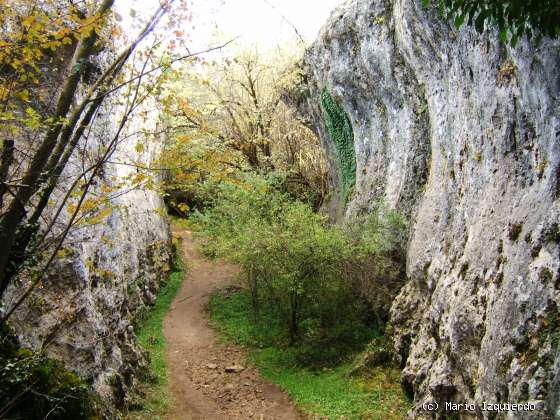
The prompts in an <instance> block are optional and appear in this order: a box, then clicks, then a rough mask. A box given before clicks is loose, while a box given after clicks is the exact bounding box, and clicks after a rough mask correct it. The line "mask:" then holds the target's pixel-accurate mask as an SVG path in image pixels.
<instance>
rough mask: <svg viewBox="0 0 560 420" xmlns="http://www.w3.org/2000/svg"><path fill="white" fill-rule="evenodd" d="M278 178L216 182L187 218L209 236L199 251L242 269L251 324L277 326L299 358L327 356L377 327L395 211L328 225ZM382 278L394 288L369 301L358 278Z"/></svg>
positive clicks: (391, 273) (395, 271) (395, 264)
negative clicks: (209, 198) (202, 207)
mask: <svg viewBox="0 0 560 420" xmlns="http://www.w3.org/2000/svg"><path fill="white" fill-rule="evenodd" d="M280 184H281V183H279V182H278V179H277V178H275V177H270V176H268V177H263V176H258V175H254V174H252V175H251V174H249V175H247V176H246V179H245V180H244V182H242V183H241V184H239V185H232V184H224V185H223V186H222V187H221V188H220V190H219V191H217V193H216V194H215V196H214V198H213V207H212V208H211V209H208V210H207V211H206V212H205V213H204V214H200V213H199V214H198V215H197V216H196V217H195V222H196V223H197V224H198V225H199V226H200V227H201V229H202V230H203V231H204V233H205V234H206V235H207V236H208V237H209V239H208V240H207V243H206V249H205V251H206V253H207V254H210V255H217V256H224V257H227V258H229V259H231V260H233V261H234V262H235V263H237V264H239V265H240V266H241V267H243V269H244V272H245V278H246V281H247V286H248V291H249V293H250V299H251V303H252V307H253V311H254V317H255V320H256V322H264V321H263V320H265V321H266V322H268V324H269V327H270V326H274V327H278V328H277V331H279V333H278V336H279V337H280V339H284V340H285V342H286V344H294V343H296V342H297V343H298V348H300V349H301V351H300V352H299V356H300V359H299V361H300V362H301V363H304V364H305V363H308V364H312V363H318V364H320V363H323V362H334V361H335V359H337V358H340V357H341V356H344V354H347V353H349V352H352V351H354V350H355V349H356V346H359V345H363V344H364V343H365V342H366V341H367V340H368V338H371V336H372V334H373V333H374V332H375V331H376V330H377V329H379V328H380V327H381V325H380V324H381V323H382V322H383V319H384V315H385V314H384V313H383V312H382V311H386V310H387V307H388V305H389V303H390V300H391V299H392V296H394V294H395V293H396V291H397V290H398V287H396V286H395V285H396V284H397V281H398V280H400V279H398V278H397V277H398V276H399V275H400V274H401V271H402V270H401V267H400V265H399V264H400V261H399V260H398V259H395V258H393V255H392V253H393V252H394V249H395V247H396V246H397V242H399V240H400V239H399V237H398V235H396V234H393V233H391V232H392V231H393V230H394V229H395V230H398V227H397V226H396V222H394V221H391V220H390V219H392V218H395V217H393V216H390V217H389V216H380V215H379V214H377V213H376V214H375V216H372V217H371V218H370V219H368V220H366V221H365V223H364V224H363V225H362V230H361V231H360V232H357V231H356V229H353V228H350V226H333V225H330V224H329V223H328V221H327V219H326V217H325V216H323V215H320V214H317V213H314V212H313V210H312V209H311V207H310V206H309V205H307V204H305V203H302V202H298V201H292V200H291V199H290V198H289V197H288V196H287V195H286V194H285V193H282V192H281V190H280V188H279V185H280ZM388 214H391V213H388ZM389 225H390V226H389ZM374 268H375V269H374ZM376 270H377V271H379V273H380V274H378V273H377V271H376ZM388 277H390V278H391V280H392V282H388V283H390V284H391V285H392V286H395V287H394V290H393V291H392V293H388V294H379V296H377V295H376V296H377V298H378V299H381V300H382V301H383V302H384V304H385V306H383V305H371V303H370V302H372V301H371V300H370V299H368V296H367V294H364V293H361V292H360V288H359V286H360V284H361V283H362V282H364V283H376V282H381V283H382V282H383V281H384V280H386V278H388ZM374 289H376V288H375V287H374ZM376 290H380V289H376ZM374 294H375V293H374Z"/></svg>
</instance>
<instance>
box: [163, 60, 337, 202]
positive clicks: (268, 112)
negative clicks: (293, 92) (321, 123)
mask: <svg viewBox="0 0 560 420" xmlns="http://www.w3.org/2000/svg"><path fill="white" fill-rule="evenodd" d="M296 59H297V55H296V54H293V53H292V52H290V53H288V54H287V53H283V52H282V51H279V52H277V53H275V54H273V55H270V56H269V57H267V56H264V55H258V54H257V52H247V51H245V52H242V53H238V54H236V55H235V56H234V57H233V58H230V57H224V58H222V59H220V60H214V61H212V62H207V63H206V64H205V65H198V66H196V67H195V68H192V69H189V70H188V74H189V77H188V78H187V77H184V78H183V80H182V81H180V82H179V83H177V84H174V85H172V86H170V87H169V89H168V95H170V97H171V98H173V100H170V101H169V103H170V104H171V109H170V110H169V114H170V115H173V116H174V118H172V119H171V120H169V121H168V124H169V126H170V127H173V126H175V127H178V128H179V134H180V137H179V138H178V140H173V139H172V140H171V142H170V144H169V147H168V148H167V153H168V154H172V155H175V159H176V157H177V156H176V155H177V152H178V150H179V149H180V150H182V152H184V154H183V156H184V158H183V159H184V160H189V159H191V158H190V157H188V156H189V155H190V156H191V157H192V156H193V154H192V153H191V152H192V151H193V150H194V149H193V143H194V142H193V141H190V142H189V146H190V148H189V147H188V146H185V144H184V140H185V137H186V138H188V139H191V140H192V139H193V138H197V139H198V140H199V141H198V146H197V150H199V151H200V150H201V142H202V143H204V144H205V145H206V150H207V151H210V150H212V151H213V152H212V153H213V155H214V156H216V154H215V153H216V152H217V151H218V150H219V151H220V152H219V153H220V155H221V158H220V159H221V162H222V164H224V163H225V162H226V161H227V163H225V166H222V167H221V170H223V171H228V169H230V168H231V167H232V166H233V167H234V168H235V167H240V162H239V159H238V157H239V156H241V157H242V159H243V161H244V164H246V165H247V166H248V167H249V168H250V169H252V170H256V171H263V172H270V171H274V170H276V171H280V172H284V173H286V174H287V178H286V179H287V183H288V184H289V185H287V188H289V189H291V190H292V191H293V192H294V193H296V195H300V196H301V195H302V194H308V195H309V194H310V192H313V193H314V194H315V193H316V194H315V197H313V198H312V199H311V201H314V204H315V205H316V206H319V205H320V202H321V200H322V197H324V195H325V194H326V192H327V181H326V179H327V178H326V163H325V160H324V157H323V154H322V151H321V148H320V146H319V140H318V138H317V136H316V135H315V134H314V133H313V132H312V131H311V130H310V129H309V128H308V127H306V126H305V125H304V124H303V123H302V122H301V121H300V120H299V119H298V118H296V112H295V110H294V109H292V108H291V107H290V106H289V105H288V104H286V103H284V102H283V101H282V98H283V93H284V91H285V90H286V89H288V88H289V87H290V86H291V85H293V84H295V83H296V82H297V78H298V77H299V76H300V74H299V73H300V70H299V69H298V67H297V66H296V65H295V61H296ZM194 92H196V94H195V93H194ZM187 98H188V99H187ZM197 153H199V152H197ZM179 154H180V153H179ZM201 163H203V162H201ZM198 169H199V172H200V169H201V166H200V165H199V166H198ZM203 172H204V171H203ZM183 178H185V176H184V175H183ZM195 181H197V182H198V180H195ZM178 184H180V182H177V183H174V185H175V186H178ZM300 198H303V197H300Z"/></svg>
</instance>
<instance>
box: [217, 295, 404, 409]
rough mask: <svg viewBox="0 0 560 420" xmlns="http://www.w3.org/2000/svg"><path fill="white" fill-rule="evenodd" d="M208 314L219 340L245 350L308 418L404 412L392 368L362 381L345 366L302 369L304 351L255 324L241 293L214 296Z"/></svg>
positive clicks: (273, 328)
mask: <svg viewBox="0 0 560 420" xmlns="http://www.w3.org/2000/svg"><path fill="white" fill-rule="evenodd" d="M209 310H210V317H211V320H212V323H213V326H214V327H215V328H216V329H217V330H218V331H219V333H220V335H221V337H223V338H224V339H225V340H227V341H233V342H235V343H237V344H241V345H243V346H246V347H247V348H248V349H249V351H250V360H251V361H252V363H253V364H255V365H256V366H257V367H258V368H259V370H260V371H261V373H262V374H263V376H265V377H266V378H267V379H268V380H270V381H272V382H275V383H277V384H279V385H280V386H281V387H282V388H283V389H285V390H286V391H287V392H288V393H289V394H290V395H291V397H292V398H293V399H294V401H295V402H296V403H297V405H298V406H299V407H301V408H302V409H303V410H304V411H306V412H307V413H308V414H310V415H311V417H313V418H315V417H317V416H321V417H322V418H371V419H384V420H385V419H401V418H402V417H403V416H404V414H405V413H406V411H407V410H408V409H409V403H408V402H407V400H406V398H405V396H404V394H403V392H402V390H401V389H400V386H399V372H398V371H397V370H395V369H392V368H379V369H374V370H372V371H371V372H370V374H369V375H368V376H367V377H360V378H351V377H349V376H348V374H347V373H348V371H349V369H350V368H351V366H350V364H349V363H345V364H341V365H338V366H336V367H327V366H325V367H323V368H322V369H309V368H307V367H305V366H302V364H301V357H302V353H304V351H303V352H302V349H301V348H300V346H292V347H285V346H283V345H282V342H281V340H279V339H278V336H279V335H278V334H281V332H280V330H279V326H278V324H274V321H273V320H272V319H268V320H264V321H263V320H262V319H261V322H255V319H254V316H253V308H252V305H251V297H250V294H249V293H247V292H246V291H237V292H236V293H231V292H230V291H225V292H222V293H217V294H216V295H214V296H213V298H212V300H211V302H210V305H209ZM372 334H373V332H372V331H369V335H370V336H371V335H372Z"/></svg>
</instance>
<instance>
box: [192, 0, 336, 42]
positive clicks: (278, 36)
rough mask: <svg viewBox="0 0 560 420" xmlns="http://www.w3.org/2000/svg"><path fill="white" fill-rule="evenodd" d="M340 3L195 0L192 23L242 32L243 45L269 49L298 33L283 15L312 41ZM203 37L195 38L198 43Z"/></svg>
mask: <svg viewBox="0 0 560 420" xmlns="http://www.w3.org/2000/svg"><path fill="white" fill-rule="evenodd" d="M340 3H341V0H225V1H224V0H194V1H193V6H194V8H193V23H194V24H195V25H201V26H202V27H205V29H206V30H208V29H209V28H211V27H216V26H217V28H219V30H220V31H221V32H223V38H231V37H235V36H240V39H239V42H240V43H241V44H242V45H253V44H257V45H259V47H263V48H265V49H266V48H273V47H275V46H276V45H278V44H281V43H283V42H286V41H289V40H291V39H294V38H295V37H296V34H295V31H294V29H293V27H292V26H291V25H290V24H289V23H287V22H286V20H285V19H283V18H282V16H284V17H285V18H286V19H287V20H288V21H289V22H291V23H292V24H293V25H294V26H295V27H296V28H297V30H298V32H299V33H300V34H301V35H302V37H303V38H304V39H305V41H306V42H307V43H311V42H313V40H314V39H315V37H316V35H317V33H318V32H319V29H320V28H321V26H323V24H324V23H325V22H326V20H327V18H328V17H329V15H330V13H331V11H332V10H333V9H334V8H335V7H336V6H337V5H338V4H340ZM205 22H209V23H210V22H211V25H212V26H210V25H204V23H205ZM198 28H199V29H200V27H198ZM195 30H196V28H195ZM206 30H205V31H202V32H206ZM201 35H202V34H201ZM203 37H204V35H202V36H200V35H198V36H195V38H194V39H196V41H197V42H196V43H198V42H199V40H200V41H202V39H201V38H203Z"/></svg>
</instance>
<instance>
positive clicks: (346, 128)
mask: <svg viewBox="0 0 560 420" xmlns="http://www.w3.org/2000/svg"><path fill="white" fill-rule="evenodd" d="M321 107H322V109H323V116H324V118H325V125H326V127H327V131H328V133H329V137H330V139H331V141H332V142H333V143H334V145H335V148H336V154H337V157H338V163H339V165H340V171H341V173H342V191H341V193H342V199H343V201H344V203H346V202H347V201H348V197H349V195H350V192H351V190H352V188H353V187H354V184H355V183H356V152H355V151H354V132H353V131H352V124H351V123H350V119H349V118H348V115H347V114H346V111H344V109H343V108H342V107H341V106H340V105H339V104H338V103H337V102H336V101H335V100H334V98H333V97H332V95H331V94H330V93H329V91H328V90H327V89H326V88H325V89H323V91H322V92H321Z"/></svg>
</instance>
